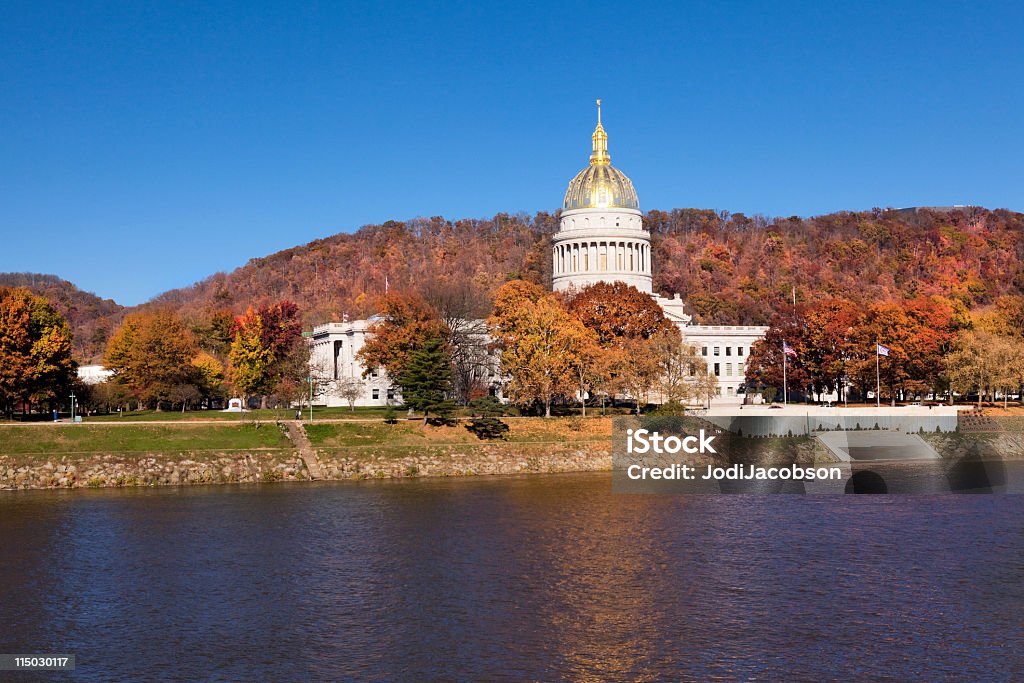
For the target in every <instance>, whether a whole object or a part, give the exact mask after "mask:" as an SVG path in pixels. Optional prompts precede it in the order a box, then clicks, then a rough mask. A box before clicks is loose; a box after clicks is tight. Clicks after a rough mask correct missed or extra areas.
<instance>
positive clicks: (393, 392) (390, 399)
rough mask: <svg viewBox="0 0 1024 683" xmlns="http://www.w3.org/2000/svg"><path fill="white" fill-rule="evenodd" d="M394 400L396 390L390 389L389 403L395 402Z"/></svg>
mask: <svg viewBox="0 0 1024 683" xmlns="http://www.w3.org/2000/svg"><path fill="white" fill-rule="evenodd" d="M394 398H395V390H394V389H388V400H389V401H393V400H394Z"/></svg>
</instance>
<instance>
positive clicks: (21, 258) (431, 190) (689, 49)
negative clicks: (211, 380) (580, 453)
mask: <svg viewBox="0 0 1024 683" xmlns="http://www.w3.org/2000/svg"><path fill="white" fill-rule="evenodd" d="M1022 36H1024V9H1022V8H1021V6H1020V5H1019V3H1015V2H1007V3H996V2H985V3H969V2H963V3H948V2H935V1H929V2H896V3H893V2H884V3H883V2H879V3H853V2H844V3H832V2H820V1H816V2H807V3H774V2H766V3H753V2H734V3H732V2H700V3H697V2H667V3H663V4H659V3H632V2H622V1H621V0H620V1H618V2H580V3H575V4H573V3H554V2H541V3H535V4H531V3H507V4H491V3H483V2H466V3H433V2H422V1H421V2H412V3H392V4H385V3H374V2H371V3H360V4H352V5H344V4H341V3H329V2H321V3H308V4H307V3H298V2H281V3H276V4H272V3H257V2H238V3H218V2H202V3H194V4H191V3H184V2H173V3H172V2H168V3H157V2H139V3H115V2H110V3H90V2H84V1H83V2H66V3H61V4H51V3H48V2H40V1H37V0H33V1H32V2H24V3H21V2H14V3H11V2H8V3H5V4H4V9H3V11H2V21H0V271H9V270H15V271H39V272H47V273H56V274H58V275H60V276H62V277H65V278H67V279H69V280H71V281H73V282H75V283H76V284H78V285H79V286H81V287H83V288H84V289H88V290H91V291H95V292H96V293H97V294H100V295H101V296H105V297H113V298H115V299H117V300H118V301H119V302H121V303H126V304H134V303H138V302H141V301H144V300H146V299H148V298H150V297H152V296H153V295H155V294H157V293H159V292H161V291H164V290H166V289H169V288H173V287H178V286H183V285H188V284H190V283H192V282H194V281H196V280H198V279H201V278H203V277H205V276H207V275H209V274H212V273H214V272H216V271H219V270H231V269H233V268H235V267H237V266H239V265H241V264H243V263H244V262H245V261H246V260H248V259H249V258H250V257H253V256H262V255H266V254H268V253H272V252H274V251H277V250H279V249H282V248H286V247H289V246H294V245H296V244H301V243H305V242H307V241H309V240H312V239H315V238H318V237H323V236H326V235H330V234H334V233H336V232H341V231H352V230H354V229H357V228H358V227H359V226H361V225H364V224H366V223H377V222H382V221H385V220H388V219H392V218H394V219H406V218H412V217H415V216H432V215H443V216H445V217H448V218H462V217H481V216H491V215H493V214H494V213H496V212H498V211H509V212H516V211H526V212H530V213H532V212H535V211H538V210H551V211H553V210H555V209H557V208H558V207H559V206H560V203H561V199H562V193H563V192H564V190H565V186H566V184H567V183H568V181H569V179H570V178H571V177H572V176H573V174H575V173H576V172H577V171H578V170H579V169H580V168H582V167H583V166H584V165H586V162H587V156H588V154H589V144H590V133H591V131H592V129H593V124H594V98H596V97H600V98H602V100H603V102H604V105H605V106H604V122H605V127H606V129H607V131H608V134H609V146H610V151H611V154H612V163H613V164H615V165H616V166H617V167H619V168H620V169H622V170H623V171H625V172H626V173H627V174H629V175H630V177H631V178H632V179H633V181H634V183H635V185H636V187H637V191H638V194H639V196H640V203H641V208H643V209H651V208H659V209H671V208H673V207H702V208H715V209H728V210H730V211H733V212H738V211H742V212H745V213H747V214H754V213H762V214H766V215H769V216H775V215H787V216H788V215H793V214H799V215H814V214H820V213H826V212H830V211H835V210H840V209H870V208H871V207H874V206H881V207H885V206H910V205H922V204H927V205H933V204H943V205H944V204H954V203H955V204H965V203H971V204H981V205H984V206H988V207H992V208H997V207H1005V208H1010V209H1015V210H1018V211H1020V210H1024V92H1022V91H1024V40H1022Z"/></svg>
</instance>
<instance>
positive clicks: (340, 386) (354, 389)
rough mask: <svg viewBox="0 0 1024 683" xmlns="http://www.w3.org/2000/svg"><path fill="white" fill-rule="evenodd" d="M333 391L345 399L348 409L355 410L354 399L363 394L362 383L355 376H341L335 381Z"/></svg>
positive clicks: (356, 399)
mask: <svg viewBox="0 0 1024 683" xmlns="http://www.w3.org/2000/svg"><path fill="white" fill-rule="evenodd" d="M335 393H336V394H337V395H338V396H340V397H341V398H343V399H345V402H346V403H348V408H349V410H351V411H353V412H355V409H356V401H358V400H359V399H360V398H362V396H363V383H362V382H360V381H359V380H357V379H356V378H355V377H342V378H341V379H339V380H337V381H336V388H335Z"/></svg>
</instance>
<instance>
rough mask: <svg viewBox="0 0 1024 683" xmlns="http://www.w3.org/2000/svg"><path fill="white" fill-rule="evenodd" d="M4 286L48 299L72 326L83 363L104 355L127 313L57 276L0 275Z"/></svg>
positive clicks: (76, 347)
mask: <svg viewBox="0 0 1024 683" xmlns="http://www.w3.org/2000/svg"><path fill="white" fill-rule="evenodd" d="M4 286H6V287H27V288H28V289H30V290H32V291H33V292H35V293H36V294H39V295H42V296H45V297H46V298H47V299H49V300H50V301H51V302H52V303H53V305H54V307H55V308H56V309H57V310H58V311H60V313H61V314H62V315H63V316H64V317H65V318H67V320H68V323H69V324H70V325H71V329H72V330H73V332H74V339H73V349H74V354H75V357H76V358H77V359H79V360H80V361H88V360H91V359H93V358H95V357H96V355H97V352H102V349H103V347H104V346H105V345H106V343H107V337H108V336H109V335H110V332H111V331H112V330H113V329H114V328H116V327H117V326H118V325H119V324H120V322H121V318H122V317H123V315H124V311H125V308H124V307H123V306H121V305H120V304H118V303H117V302H115V301H113V300H111V299H101V298H100V297H98V296H96V295H95V294H93V293H91V292H85V291H82V290H81V289H79V288H78V287H76V286H75V285H73V284H72V283H70V282H68V281H67V280H62V279H61V278H59V277H57V276H56V275H40V274H38V273H0V287H4Z"/></svg>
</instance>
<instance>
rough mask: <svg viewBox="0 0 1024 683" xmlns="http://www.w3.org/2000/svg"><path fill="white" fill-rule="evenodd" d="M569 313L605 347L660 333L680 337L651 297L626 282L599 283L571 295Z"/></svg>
mask: <svg viewBox="0 0 1024 683" xmlns="http://www.w3.org/2000/svg"><path fill="white" fill-rule="evenodd" d="M568 309H569V312H570V313H571V314H572V315H573V316H575V317H576V318H577V319H578V320H579V321H580V322H582V323H583V324H584V325H586V326H587V327H589V328H590V329H592V330H594V331H595V332H596V333H597V336H598V340H599V341H600V342H601V344H602V345H603V346H611V345H613V344H615V343H616V342H617V341H618V340H620V339H626V338H629V339H635V338H641V339H650V338H651V337H653V336H654V335H655V334H657V333H659V332H666V333H670V334H671V333H672V332H673V331H675V332H677V333H678V330H677V329H676V327H675V325H673V324H672V322H671V321H670V320H669V319H668V318H666V317H665V313H664V311H662V310H661V307H660V306H659V305H658V304H657V302H655V301H654V299H652V298H651V297H650V296H649V295H647V294H644V293H643V292H641V291H640V290H639V289H637V288H636V287H633V286H632V285H627V284H626V283H624V282H615V283H611V284H609V283H607V282H598V283H595V284H592V285H588V286H586V287H584V288H583V289H581V290H580V291H579V292H577V293H570V294H569V295H568Z"/></svg>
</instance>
